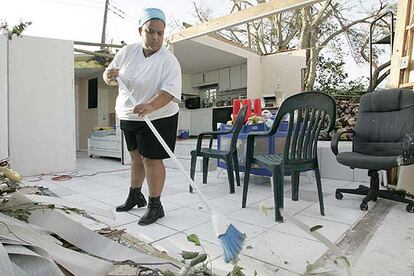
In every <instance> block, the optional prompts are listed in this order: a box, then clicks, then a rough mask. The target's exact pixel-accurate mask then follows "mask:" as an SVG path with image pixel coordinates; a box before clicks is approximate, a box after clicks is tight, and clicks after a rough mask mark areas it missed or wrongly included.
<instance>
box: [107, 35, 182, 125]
mask: <svg viewBox="0 0 414 276" xmlns="http://www.w3.org/2000/svg"><path fill="white" fill-rule="evenodd" d="M112 68H118V69H120V70H119V77H120V78H121V79H122V80H123V81H124V83H125V85H126V86H127V88H128V89H129V90H130V92H132V96H133V97H134V98H135V100H136V101H137V102H138V103H146V102H148V101H150V100H151V99H152V98H153V97H154V96H155V95H156V94H158V92H160V91H161V90H163V91H165V92H168V93H169V94H171V95H172V96H173V97H174V98H173V100H172V101H170V102H169V103H168V104H166V105H165V106H163V107H161V108H160V109H157V110H155V111H153V112H151V113H150V114H148V118H149V119H150V120H155V119H160V118H165V117H170V116H172V115H174V114H176V113H177V112H178V109H179V108H178V103H179V102H180V101H181V67H180V64H179V63H178V60H177V59H176V57H175V56H174V55H173V54H172V53H171V52H170V51H168V49H167V48H165V47H164V46H162V47H161V49H160V50H158V52H156V53H154V54H152V55H151V56H149V57H145V56H144V53H143V50H142V46H141V45H140V44H138V43H136V44H130V45H127V46H125V47H123V48H122V49H121V50H120V51H119V52H118V53H116V55H115V57H114V59H113V60H112V62H111V63H110V64H109V66H108V68H107V70H108V69H112ZM127 93H128V92H126V91H124V90H123V89H122V88H119V94H118V97H117V98H116V105H115V111H116V114H117V116H118V118H119V119H121V120H132V121H143V119H142V118H139V117H138V115H137V114H136V113H132V110H133V108H134V105H133V104H132V102H131V101H130V100H128V95H127Z"/></svg>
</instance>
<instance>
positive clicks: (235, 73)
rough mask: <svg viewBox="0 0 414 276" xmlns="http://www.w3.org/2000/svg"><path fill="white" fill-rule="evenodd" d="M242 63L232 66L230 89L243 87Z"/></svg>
mask: <svg viewBox="0 0 414 276" xmlns="http://www.w3.org/2000/svg"><path fill="white" fill-rule="evenodd" d="M241 87H242V86H241V65H237V66H232V67H230V89H238V88H241Z"/></svg>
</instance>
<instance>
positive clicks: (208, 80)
mask: <svg viewBox="0 0 414 276" xmlns="http://www.w3.org/2000/svg"><path fill="white" fill-rule="evenodd" d="M218 82H219V71H217V70H216V71H209V72H204V73H198V74H194V75H191V85H192V86H193V87H198V86H203V85H210V84H215V83H218Z"/></svg>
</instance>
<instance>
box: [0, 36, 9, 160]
mask: <svg viewBox="0 0 414 276" xmlns="http://www.w3.org/2000/svg"><path fill="white" fill-rule="evenodd" d="M7 106H8V105H7V36H6V35H0V160H3V159H6V158H8V157H9V150H8V147H9V137H8V136H9V131H8V108H7Z"/></svg>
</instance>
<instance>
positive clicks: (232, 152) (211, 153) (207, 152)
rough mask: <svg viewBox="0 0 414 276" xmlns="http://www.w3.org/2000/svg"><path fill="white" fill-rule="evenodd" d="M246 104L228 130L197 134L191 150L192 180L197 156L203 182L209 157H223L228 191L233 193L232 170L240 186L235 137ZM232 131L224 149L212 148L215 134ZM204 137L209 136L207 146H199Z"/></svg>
mask: <svg viewBox="0 0 414 276" xmlns="http://www.w3.org/2000/svg"><path fill="white" fill-rule="evenodd" d="M246 112H247V106H243V107H242V108H241V109H240V111H239V113H238V114H237V117H236V120H235V122H234V124H233V127H232V128H231V129H228V130H220V131H206V132H202V133H200V134H199V135H198V139H197V147H196V149H195V150H192V151H191V169H190V177H191V179H193V180H194V174H195V167H196V161H197V156H201V157H203V183H207V172H208V162H209V158H216V159H223V160H224V162H225V163H226V166H227V177H228V180H229V187H230V193H231V194H234V171H236V181H237V186H240V175H239V171H240V169H239V161H238V159H237V149H236V143H237V138H238V137H239V134H240V130H241V128H242V127H243V124H244V118H245V117H246ZM229 133H232V137H231V141H230V147H229V149H226V150H219V149H213V148H212V145H213V139H214V138H215V137H217V135H223V134H229ZM205 137H210V144H209V147H208V148H205V147H201V144H202V141H203V139H204V138H205ZM190 192H191V193H192V192H193V189H192V188H191V187H190Z"/></svg>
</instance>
